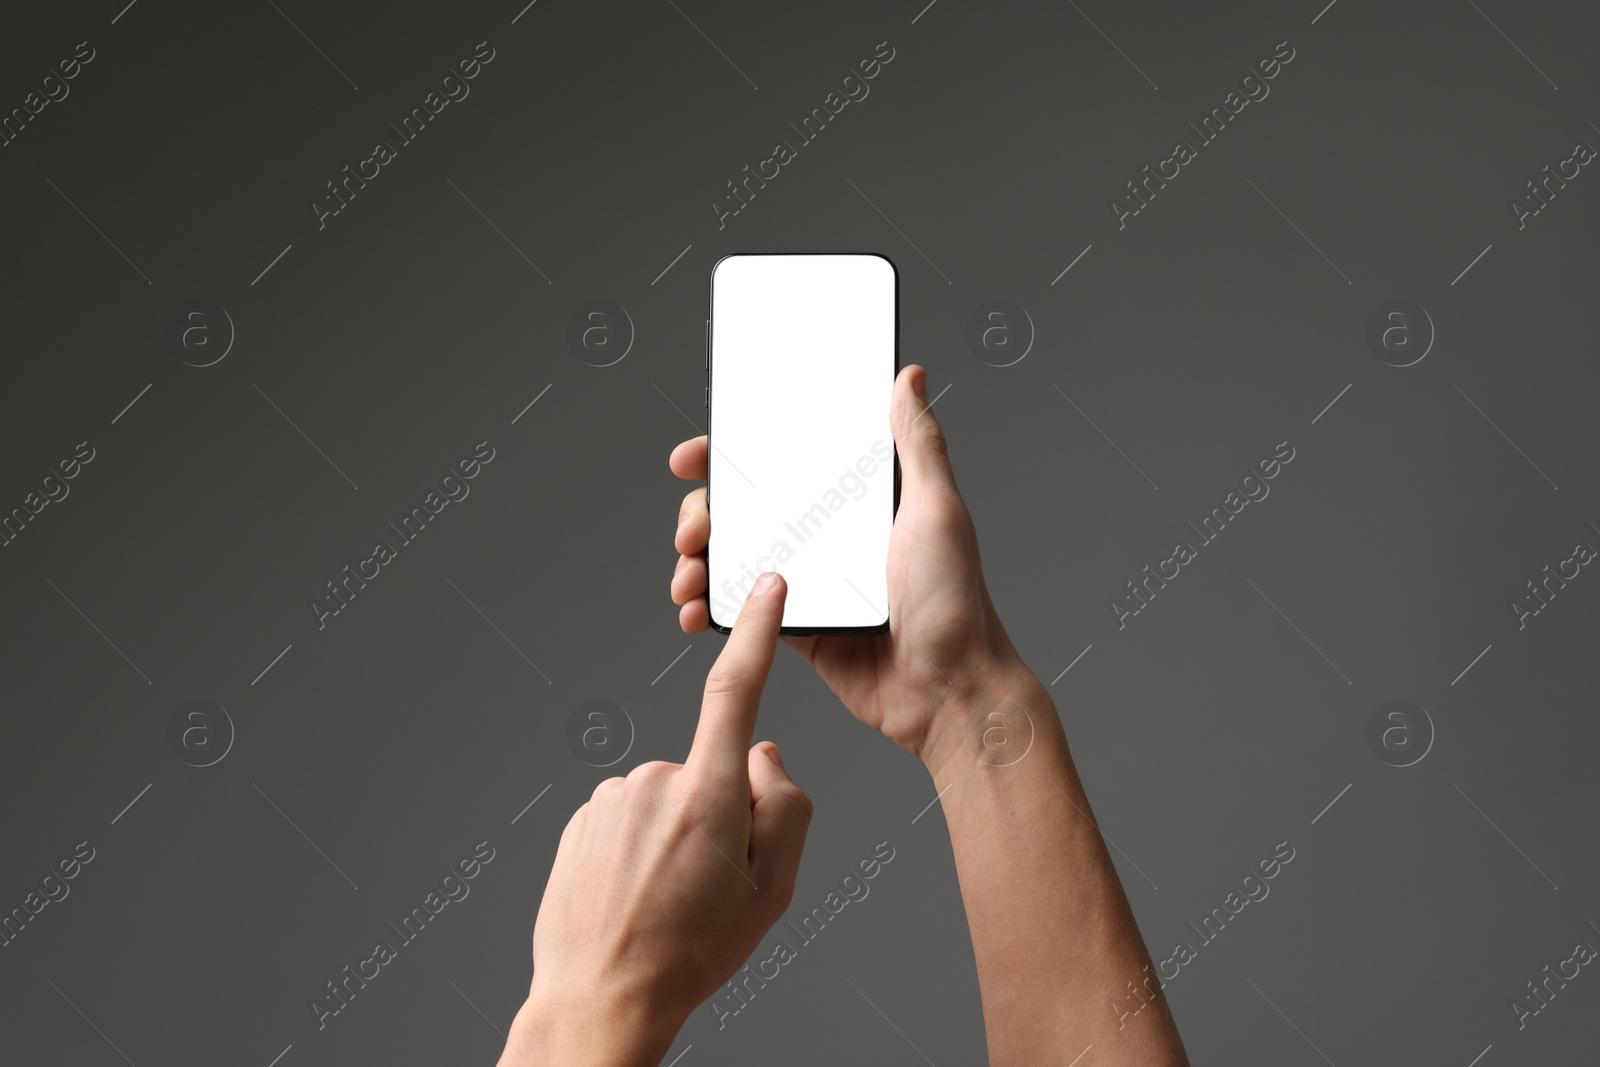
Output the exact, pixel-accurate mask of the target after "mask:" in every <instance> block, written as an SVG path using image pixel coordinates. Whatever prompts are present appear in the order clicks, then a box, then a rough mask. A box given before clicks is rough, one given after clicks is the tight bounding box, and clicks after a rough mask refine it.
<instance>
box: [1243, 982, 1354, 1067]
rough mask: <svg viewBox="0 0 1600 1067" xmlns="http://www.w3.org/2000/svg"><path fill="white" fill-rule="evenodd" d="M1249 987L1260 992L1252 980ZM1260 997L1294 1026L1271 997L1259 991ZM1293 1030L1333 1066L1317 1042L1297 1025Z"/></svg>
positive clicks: (1330, 1066) (1291, 1020)
mask: <svg viewBox="0 0 1600 1067" xmlns="http://www.w3.org/2000/svg"><path fill="white" fill-rule="evenodd" d="M1245 981H1246V982H1250V979H1248V978H1246V979H1245ZM1250 988H1251V989H1254V990H1255V991H1256V992H1257V993H1261V987H1260V986H1258V985H1256V984H1255V983H1254V982H1250ZM1261 999H1262V1000H1264V1001H1266V1002H1267V1003H1268V1004H1271V1005H1272V1010H1273V1011H1275V1012H1277V1013H1278V1014H1279V1016H1281V1017H1282V1018H1283V1021H1284V1022H1286V1023H1288V1024H1289V1025H1290V1026H1294V1020H1293V1019H1291V1018H1289V1017H1288V1016H1287V1015H1284V1014H1283V1009H1282V1008H1280V1007H1278V1006H1277V1005H1276V1004H1273V1003H1272V998H1271V997H1269V996H1267V995H1266V994H1265V993H1261ZM1294 1032H1295V1033H1297V1034H1299V1035H1300V1036H1301V1037H1304V1038H1305V1042H1306V1044H1308V1045H1310V1046H1311V1047H1312V1048H1316V1049H1317V1055H1318V1056H1321V1057H1322V1059H1323V1061H1324V1062H1325V1063H1327V1065H1328V1067H1334V1063H1333V1061H1332V1060H1330V1059H1328V1056H1327V1054H1326V1053H1325V1052H1323V1051H1322V1050H1321V1049H1320V1048H1317V1043H1316V1042H1315V1041H1313V1040H1311V1039H1310V1038H1309V1037H1306V1032H1305V1031H1304V1030H1302V1029H1300V1028H1299V1027H1298V1026H1294Z"/></svg>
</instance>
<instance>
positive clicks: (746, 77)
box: [667, 0, 761, 89]
mask: <svg viewBox="0 0 1600 1067" xmlns="http://www.w3.org/2000/svg"><path fill="white" fill-rule="evenodd" d="M667 3H669V4H672V10H674V11H676V12H677V13H678V14H680V15H683V8H681V7H679V6H678V5H677V4H673V3H672V0H667ZM683 21H685V22H687V23H688V24H689V25H691V26H694V32H695V33H698V34H699V35H700V36H702V37H706V31H705V30H702V29H701V28H700V27H699V26H695V25H694V19H692V18H690V17H689V16H688V15H683ZM706 44H708V45H710V46H711V47H712V48H716V49H717V55H719V56H721V57H722V58H723V59H728V53H726V52H724V51H723V50H722V49H720V48H717V42H715V41H713V40H712V39H711V38H709V37H706ZM728 66H730V67H732V68H733V69H734V70H739V64H737V63H735V62H734V61H733V60H731V59H728ZM739 77H741V78H743V79H744V80H745V81H747V82H750V75H748V74H746V73H745V72H744V71H742V70H739ZM750 88H752V89H760V88H761V86H759V85H757V84H756V83H755V82H750Z"/></svg>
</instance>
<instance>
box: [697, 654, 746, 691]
mask: <svg viewBox="0 0 1600 1067" xmlns="http://www.w3.org/2000/svg"><path fill="white" fill-rule="evenodd" d="M725 658H726V657H723V658H722V659H725ZM722 659H718V660H717V662H716V663H714V664H712V666H711V670H710V671H708V672H707V673H706V691H705V692H706V696H708V697H722V696H733V695H735V694H737V693H740V692H742V691H743V690H744V688H745V683H746V677H745V671H744V670H743V669H742V668H740V667H736V666H734V665H732V664H729V663H724V662H723V661H722Z"/></svg>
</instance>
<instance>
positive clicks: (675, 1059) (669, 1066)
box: [667, 5, 931, 1067]
mask: <svg viewBox="0 0 1600 1067" xmlns="http://www.w3.org/2000/svg"><path fill="white" fill-rule="evenodd" d="M930 6H931V5H930ZM692 1048H694V1046H693V1045H685V1046H683V1051H682V1052H680V1053H678V1054H677V1055H676V1056H674V1057H672V1062H671V1063H669V1064H667V1067H677V1064H678V1061H679V1060H681V1059H683V1057H684V1056H685V1055H687V1054H688V1052H689V1050H690V1049H692Z"/></svg>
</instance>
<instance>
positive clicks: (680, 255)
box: [650, 242, 694, 285]
mask: <svg viewBox="0 0 1600 1067" xmlns="http://www.w3.org/2000/svg"><path fill="white" fill-rule="evenodd" d="M693 247H694V243H693V242H690V243H689V244H686V245H684V246H683V251H682V252H679V253H678V254H677V256H675V257H674V258H673V260H672V262H671V263H668V264H667V266H666V270H663V271H662V272H661V273H660V274H657V275H656V278H655V281H653V282H651V283H650V284H651V285H654V284H655V283H656V282H659V281H660V280H661V279H662V278H665V277H666V276H667V271H669V270H671V269H672V268H673V267H676V266H677V265H678V260H680V259H682V258H683V257H684V256H686V255H688V254H689V249H691V248H693Z"/></svg>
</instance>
